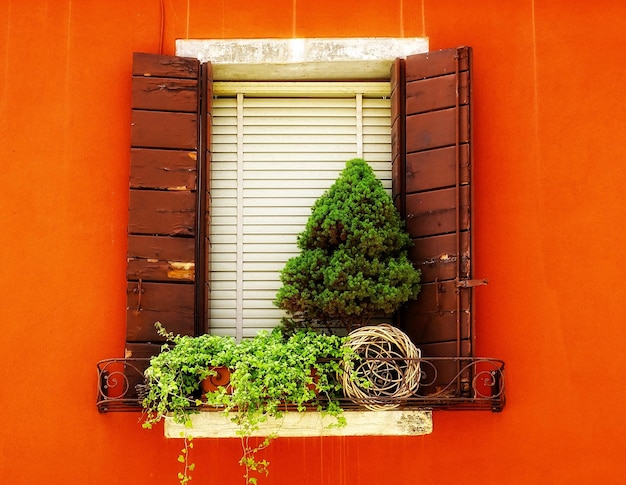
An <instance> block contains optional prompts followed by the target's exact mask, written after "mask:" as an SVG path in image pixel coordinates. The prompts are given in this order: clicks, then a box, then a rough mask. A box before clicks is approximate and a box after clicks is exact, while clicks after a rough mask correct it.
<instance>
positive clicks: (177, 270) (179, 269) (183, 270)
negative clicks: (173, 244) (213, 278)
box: [167, 261, 195, 281]
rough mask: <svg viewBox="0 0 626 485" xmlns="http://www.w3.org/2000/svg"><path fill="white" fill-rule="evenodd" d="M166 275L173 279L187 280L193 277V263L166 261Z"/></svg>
mask: <svg viewBox="0 0 626 485" xmlns="http://www.w3.org/2000/svg"><path fill="white" fill-rule="evenodd" d="M168 265H169V268H170V269H169V270H168V272H167V277H168V278H170V279H173V280H189V281H192V280H193V279H194V277H195V264H194V263H185V262H181V261H168Z"/></svg>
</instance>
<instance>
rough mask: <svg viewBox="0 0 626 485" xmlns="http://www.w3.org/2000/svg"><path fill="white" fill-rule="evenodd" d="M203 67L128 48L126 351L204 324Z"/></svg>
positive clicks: (145, 352) (150, 348) (143, 352)
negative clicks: (158, 326) (162, 332)
mask: <svg viewBox="0 0 626 485" xmlns="http://www.w3.org/2000/svg"><path fill="white" fill-rule="evenodd" d="M209 67H210V66H208V65H201V64H200V63H199V62H198V61H197V60H196V59H189V58H181V57H172V56H162V55H153V54H141V53H136V54H134V58H133V80H132V131H131V153H130V204H129V221H128V267H127V281H128V284H127V296H128V298H127V318H126V348H127V352H126V354H127V356H129V357H130V356H132V357H146V356H151V355H154V354H156V353H158V351H159V347H160V346H159V342H160V341H161V340H162V338H161V337H159V336H158V335H157V333H156V331H155V327H154V323H155V322H157V321H160V322H161V323H162V324H163V325H164V326H165V328H166V329H167V330H168V331H171V332H174V333H180V334H183V335H197V334H199V333H203V332H204V331H205V330H206V325H207V324H206V321H207V319H206V306H207V295H206V292H207V288H206V273H207V264H208V262H207V256H208V254H207V250H206V246H207V245H206V238H207V236H208V235H207V215H206V212H207V207H208V204H207V170H208V159H209V157H208V145H207V140H208V139H209V132H210V123H209V122H210V118H209V117H208V116H207V113H208V106H207V103H208V102H210V93H209V92H208V90H209V88H210V82H209Z"/></svg>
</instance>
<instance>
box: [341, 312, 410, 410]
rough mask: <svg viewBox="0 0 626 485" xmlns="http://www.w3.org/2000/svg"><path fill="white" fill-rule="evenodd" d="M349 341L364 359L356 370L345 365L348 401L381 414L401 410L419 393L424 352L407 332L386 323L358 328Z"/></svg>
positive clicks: (355, 363)
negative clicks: (404, 400) (390, 410)
mask: <svg viewBox="0 0 626 485" xmlns="http://www.w3.org/2000/svg"><path fill="white" fill-rule="evenodd" d="M348 337H349V338H348V342H347V343H346V345H347V346H349V347H351V348H352V349H353V350H354V351H355V352H356V354H357V355H358V356H359V357H360V360H358V361H357V362H354V363H353V367H354V368H350V364H349V363H344V373H343V375H342V381H343V382H342V384H343V389H344V394H345V396H346V397H347V398H348V399H350V400H351V401H352V402H355V403H357V404H360V405H361V406H364V407H366V408H367V409H370V410H374V411H380V410H385V409H394V408H397V407H398V406H399V405H400V403H401V400H402V398H406V397H410V396H412V395H414V394H415V393H416V391H417V389H418V387H419V380H420V365H419V360H417V359H419V358H420V357H421V352H420V350H419V349H418V348H417V347H415V345H414V344H413V342H411V340H410V339H409V337H408V336H407V335H406V334H405V333H404V332H402V331H401V330H400V329H398V328H396V327H394V326H392V325H389V324H386V323H383V324H380V325H372V326H366V327H361V328H358V329H356V330H354V331H352V332H350V333H349V334H348ZM353 376H356V378H352V377H353ZM363 381H365V382H367V383H368V385H367V386H364V385H362V382H363Z"/></svg>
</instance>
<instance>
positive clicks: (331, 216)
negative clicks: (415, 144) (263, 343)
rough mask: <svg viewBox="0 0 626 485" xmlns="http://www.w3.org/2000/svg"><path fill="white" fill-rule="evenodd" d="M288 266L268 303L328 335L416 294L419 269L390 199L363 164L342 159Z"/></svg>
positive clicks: (364, 321)
mask: <svg viewBox="0 0 626 485" xmlns="http://www.w3.org/2000/svg"><path fill="white" fill-rule="evenodd" d="M297 244H298V247H299V248H300V249H301V253H300V254H299V255H298V256H296V257H294V258H291V259H290V260H288V261H287V263H286V265H285V267H284V269H283V270H282V272H281V275H280V278H281V281H282V284H283V286H282V287H281V288H280V289H279V291H278V293H277V295H276V300H275V302H274V304H275V305H276V306H278V307H279V308H282V309H284V310H286V311H287V312H288V313H289V314H290V315H291V317H292V319H291V320H290V321H289V320H288V321H287V323H291V324H292V325H293V324H295V325H296V326H305V327H322V328H324V329H327V330H329V331H335V329H337V328H345V330H347V331H348V332H350V331H351V330H352V329H353V328H355V327H359V326H363V325H365V324H367V323H368V322H369V320H370V319H371V318H372V317H373V316H378V315H388V314H392V313H393V312H395V311H396V310H397V309H398V308H399V307H400V305H402V304H403V303H405V302H407V301H408V300H411V299H414V298H416V297H417V294H418V292H419V290H420V285H419V282H420V272H419V270H417V269H415V268H414V267H413V265H412V264H411V262H410V261H409V259H408V257H407V251H408V249H409V247H410V246H411V245H412V242H411V238H410V236H409V234H408V233H407V231H406V230H405V228H404V224H403V222H402V220H401V218H400V215H399V213H398V211H397V209H396V208H395V206H394V204H393V201H392V200H391V197H389V195H388V194H387V193H386V192H385V190H384V188H383V185H382V183H381V181H380V180H378V179H377V178H376V176H375V174H374V172H373V170H372V168H371V167H370V166H369V165H368V164H367V163H366V162H365V161H364V160H362V159H353V160H349V161H348V162H347V163H346V168H345V169H344V170H343V171H342V172H341V174H340V176H339V178H338V179H337V180H336V181H335V183H334V184H333V185H332V186H331V187H330V188H329V189H328V190H327V191H326V192H325V193H324V194H323V195H322V196H321V197H320V198H319V199H318V200H317V201H316V202H315V204H314V205H313V208H312V213H311V216H310V217H309V219H308V221H307V225H306V228H305V229H304V231H303V232H302V233H300V235H299V236H298V241H297Z"/></svg>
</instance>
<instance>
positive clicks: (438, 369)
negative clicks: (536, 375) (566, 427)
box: [96, 357, 506, 413]
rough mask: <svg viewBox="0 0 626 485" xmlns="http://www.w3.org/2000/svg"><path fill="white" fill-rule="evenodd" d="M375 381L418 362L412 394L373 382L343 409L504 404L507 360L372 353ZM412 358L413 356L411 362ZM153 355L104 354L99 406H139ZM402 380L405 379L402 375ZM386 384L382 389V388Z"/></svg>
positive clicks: (496, 406)
mask: <svg viewBox="0 0 626 485" xmlns="http://www.w3.org/2000/svg"><path fill="white" fill-rule="evenodd" d="M369 360H370V362H369V363H370V364H371V365H369V366H368V369H370V371H371V372H375V373H376V376H375V378H374V379H372V380H373V381H374V382H382V381H384V379H388V378H392V379H396V381H397V377H398V375H399V374H400V375H401V374H402V368H403V367H404V366H407V365H419V371H420V378H419V385H418V386H416V388H415V389H414V392H413V393H412V394H411V395H408V396H407V395H406V393H403V394H402V397H396V396H395V395H394V392H393V390H391V391H390V390H389V389H390V386H388V385H384V384H383V385H382V386H379V387H377V386H374V388H373V389H371V392H369V391H368V390H366V392H365V393H366V395H365V396H364V395H359V396H358V397H345V398H341V399H340V400H339V401H340V404H341V406H342V407H343V408H344V409H346V410H347V409H350V410H355V409H389V408H396V409H432V410H437V409H446V410H489V411H493V412H499V411H502V409H504V405H505V402H506V398H505V375H504V362H503V361H501V360H498V359H491V358H479V357H471V358H470V357H456V358H455V357H431V358H420V359H369ZM409 361H410V362H409ZM149 363H150V359H145V358H130V359H122V358H120V359H106V360H102V361H100V362H98V364H97V370H98V395H97V402H96V404H97V407H98V410H99V411H100V412H103V413H104V412H109V411H140V410H141V409H142V407H141V400H142V393H143V392H145V383H144V377H143V372H144V370H145V369H146V368H147V367H148V365H149ZM399 385H400V386H402V385H403V383H402V380H400V384H399ZM381 388H382V389H383V390H382V391H381V390H380V389H381Z"/></svg>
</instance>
